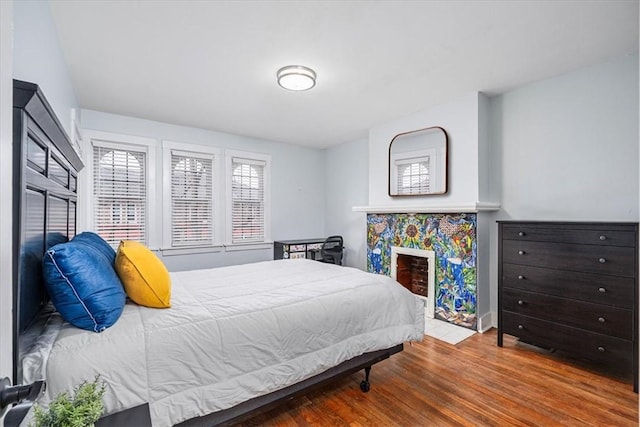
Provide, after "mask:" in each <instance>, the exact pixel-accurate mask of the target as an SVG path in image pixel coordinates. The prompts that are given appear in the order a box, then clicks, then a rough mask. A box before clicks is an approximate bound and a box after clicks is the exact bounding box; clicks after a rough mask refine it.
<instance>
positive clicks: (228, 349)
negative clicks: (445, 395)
mask: <svg viewBox="0 0 640 427" xmlns="http://www.w3.org/2000/svg"><path fill="white" fill-rule="evenodd" d="M14 125H15V126H14V130H15V132H14V147H19V148H18V149H15V150H14V153H15V156H16V161H15V162H14V164H15V165H16V166H17V168H16V169H17V171H16V181H15V182H14V184H15V185H16V187H14V188H19V189H20V190H19V195H18V197H16V204H15V206H14V213H15V215H14V218H16V224H15V227H14V229H15V230H16V231H17V235H16V236H15V245H14V246H15V248H16V252H15V253H14V259H15V261H16V268H15V271H17V273H16V274H15V277H14V280H13V283H14V302H13V303H14V344H15V345H14V382H15V383H19V382H21V383H28V382H31V381H34V380H37V379H45V380H46V382H47V389H46V392H45V395H44V396H42V398H41V402H40V403H42V404H45V405H46V403H47V402H48V401H49V400H51V399H52V398H53V397H55V396H56V395H57V394H58V393H60V392H61V391H71V390H73V388H75V387H76V386H78V385H79V384H80V383H81V382H83V381H91V380H92V379H93V378H94V377H95V375H96V374H99V375H100V379H101V380H102V381H104V382H105V384H106V386H107V388H106V390H107V391H106V394H105V396H104V401H105V409H106V414H107V415H108V414H118V413H123V412H121V411H126V410H131V409H135V408H138V407H145V408H146V407H148V411H149V414H150V418H151V421H152V423H153V425H154V426H169V425H175V424H183V425H216V424H223V423H225V424H226V423H228V422H230V421H231V420H237V419H240V418H242V417H246V416H247V415H250V414H253V413H255V412H256V411H259V410H260V409H261V408H264V407H265V406H271V405H273V404H278V403H279V402H281V401H282V400H283V399H288V398H290V397H291V396H293V395H296V394H299V393H301V392H304V391H305V390H306V389H308V388H309V387H313V386H315V385H318V384H322V383H324V382H326V381H329V380H331V379H333V378H334V377H336V376H339V375H344V374H347V373H352V372H354V371H355V370H359V369H363V368H364V369H365V380H364V381H363V383H362V385H361V388H362V389H363V391H367V390H368V387H369V383H368V375H369V371H370V368H371V365H373V364H374V363H376V362H378V361H380V360H383V359H385V358H387V357H389V356H390V355H392V354H394V353H396V352H399V351H401V350H402V345H403V343H405V342H407V341H414V340H421V339H422V337H423V332H424V305H423V302H422V300H421V299H419V298H418V297H416V296H414V295H413V294H411V293H410V292H409V291H407V290H406V289H405V288H404V287H402V286H400V285H399V284H397V283H396V282H395V281H393V280H392V279H390V278H388V277H385V276H380V275H374V274H371V273H366V272H363V271H360V270H357V269H353V268H349V267H342V266H336V265H331V264H325V263H319V262H316V261H310V260H278V261H267V262H261V263H253V264H246V265H240V266H230V267H222V268H217V269H209V270H195V271H186V272H175V273H171V275H170V276H171V286H172V295H171V308H166V309H154V308H148V307H142V306H139V305H137V304H134V303H133V302H131V301H130V300H128V301H127V302H126V304H124V309H123V311H122V314H121V315H120V316H119V318H118V320H117V321H116V322H115V323H114V324H113V325H112V326H110V327H108V328H106V329H105V330H103V331H102V332H100V333H95V332H92V331H86V330H82V329H78V328H76V327H74V326H72V325H70V324H69V323H66V322H64V321H63V320H62V318H61V316H60V315H59V314H58V313H57V312H56V311H55V310H54V309H53V306H52V304H51V302H48V298H47V293H46V292H45V291H44V286H43V283H42V282H43V279H42V274H41V272H40V271H39V269H40V266H41V264H42V259H43V254H44V253H45V251H46V250H47V249H48V248H50V247H52V246H53V245H55V244H58V243H60V242H64V241H66V240H69V239H71V238H72V237H73V236H74V235H75V218H76V199H77V197H76V186H77V178H76V177H77V171H78V170H79V169H80V168H81V167H82V163H81V161H80V159H79V157H78V155H77V153H76V152H75V150H74V149H73V148H72V146H71V144H70V142H69V141H68V138H67V137H66V135H65V133H64V131H63V130H62V127H61V126H60V123H59V122H58V121H57V119H56V118H55V115H54V114H53V111H52V110H51V108H50V106H49V105H48V103H47V102H46V99H45V98H44V96H43V95H42V93H41V92H40V90H39V88H38V87H37V85H33V84H31V83H25V82H18V81H15V82H14ZM34 141H35V142H34ZM34 144H35V145H34ZM34 147H35V148H34ZM39 148H41V149H42V152H43V153H44V157H45V158H46V159H48V160H47V162H52V161H55V162H57V163H58V164H59V165H61V166H62V168H61V169H62V171H63V172H62V173H63V174H66V175H65V176H63V177H62V178H61V172H60V168H58V169H55V170H54V169H53V168H48V167H44V168H41V169H42V170H40V169H38V167H37V166H38V164H37V162H38V161H41V160H42V159H41V157H42V156H39V152H38V151H37V149H39ZM34 150H35V151H34ZM33 153H35V155H34V154H33ZM30 155H34V156H35V157H34V158H33V159H29V156H30ZM53 172H56V173H55V174H54V173H53ZM41 200H42V201H43V202H40V201H41Z"/></svg>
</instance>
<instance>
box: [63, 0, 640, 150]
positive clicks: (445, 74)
mask: <svg viewBox="0 0 640 427" xmlns="http://www.w3.org/2000/svg"><path fill="white" fill-rule="evenodd" d="M51 8H52V13H53V16H54V20H55V23H56V26H57V28H58V32H59V36H60V41H61V44H62V47H63V51H64V55H65V59H66V61H67V63H68V65H69V68H70V72H71V76H72V80H73V84H74V87H75V90H76V96H77V98H78V102H79V103H80V106H81V107H82V108H87V109H93V110H98V111H104V112H109V113H115V114H121V115H126V116H132V117H139V118H144V119H150V120H156V121H161V122H166V123H174V124H179V125H185V126H192V127H198V128H204V129H211V130H217V131H222V132H227V133H233V134H238V135H245V136H249V137H255V138H260V139H266V140H273V141H281V142H287V143H292V144H297V145H303V146H310V147H320V148H321V147H328V146H332V145H336V144H340V143H343V142H348V141H353V140H356V139H359V138H365V137H366V136H367V134H368V133H367V132H368V129H369V128H370V127H372V126H375V125H376V124H380V123H384V122H386V121H389V120H392V119H394V118H397V117H402V116H406V115H408V114H411V113H413V112H416V111H419V110H423V109H426V108H429V107H431V106H434V105H438V104H441V103H444V102H447V101H450V100H452V99H455V98H456V97H459V96H462V95H464V94H466V93H469V92H473V91H480V92H484V93H486V94H488V95H490V96H491V95H496V94H499V93H503V92H505V91H508V90H510V89H512V88H514V87H517V86H520V85H523V84H527V83H530V82H533V81H537V80H541V79H545V78H548V77H551V76H555V75H559V74H563V73H566V72H569V71H572V70H575V69H578V68H581V67H584V66H588V65H591V64H595V63H599V62H604V61H607V60H609V59H611V58H615V57H619V56H622V55H625V54H631V53H637V51H638V22H639V21H638V17H639V11H638V1H637V0H632V1H614V0H605V1H573V0H572V1H560V0H558V1H552V0H549V1H544V0H537V1H167V0H163V1H136V2H132V1H126V2H125V1H87V2H81V1H52V2H51ZM291 64H300V65H305V66H307V67H311V68H313V69H314V70H315V71H316V72H317V74H318V79H317V85H316V87H315V88H313V89H311V90H309V91H306V92H292V91H287V90H284V89H282V88H280V87H279V86H278V85H277V83H276V71H277V70H278V69H279V68H280V67H282V66H284V65H291Z"/></svg>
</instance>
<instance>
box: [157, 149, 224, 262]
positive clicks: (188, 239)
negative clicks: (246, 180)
mask: <svg viewBox="0 0 640 427" xmlns="http://www.w3.org/2000/svg"><path fill="white" fill-rule="evenodd" d="M163 150H164V161H165V165H164V168H163V173H165V174H167V175H168V176H169V181H170V182H169V184H170V185H167V186H165V189H164V206H165V210H164V211H165V213H168V214H165V225H164V245H163V246H164V248H165V249H169V248H181V247H193V246H212V245H213V244H214V238H215V235H216V233H215V229H216V227H215V216H216V215H215V204H216V201H217V199H218V198H217V197H216V196H215V194H214V188H215V185H214V184H215V181H216V180H215V176H216V175H215V170H216V157H217V153H218V150H217V149H212V148H208V147H203V146H195V145H190V144H181V143H176V142H170V141H163ZM165 182H166V181H165Z"/></svg>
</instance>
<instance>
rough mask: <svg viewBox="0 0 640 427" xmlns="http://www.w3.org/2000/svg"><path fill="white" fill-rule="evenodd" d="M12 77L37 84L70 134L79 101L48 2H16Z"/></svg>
mask: <svg viewBox="0 0 640 427" xmlns="http://www.w3.org/2000/svg"><path fill="white" fill-rule="evenodd" d="M13 22H14V27H15V28H14V50H13V52H14V57H13V78H14V79H18V80H25V81H28V82H31V83H36V84H37V85H39V86H40V89H41V90H42V91H43V92H44V95H45V96H46V97H47V101H49V104H51V107H53V110H54V111H55V112H56V115H57V116H58V119H59V120H60V123H61V124H62V126H63V127H64V128H65V130H66V131H67V135H71V114H72V110H75V111H77V110H78V101H77V100H76V95H75V92H74V89H73V84H72V82H71V75H70V74H69V69H68V67H67V64H66V62H65V60H64V55H63V53H62V48H61V46H60V42H59V39H58V33H57V30H56V27H55V24H54V22H53V18H52V16H51V9H50V5H49V2H48V1H16V2H14V19H13Z"/></svg>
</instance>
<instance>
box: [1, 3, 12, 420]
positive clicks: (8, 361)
mask: <svg viewBox="0 0 640 427" xmlns="http://www.w3.org/2000/svg"><path fill="white" fill-rule="evenodd" d="M12 22H13V3H12V2H2V1H0V182H2V183H8V182H11V180H12V178H13V174H12V165H13V161H12V152H13V151H12V139H13V134H12V128H13V119H12V117H13V110H12V108H13V102H12V101H13V96H12V93H13V89H12V86H13V84H12V76H11V73H12V71H13V66H12V62H13V50H12V46H13V32H12ZM12 187H13V186H12V185H2V186H0V218H2V221H0V271H1V272H2V276H3V280H2V281H1V282H0V378H2V377H11V374H12V372H13V334H12V325H13V320H12V301H13V289H12V286H11V280H10V278H11V277H12V275H13V262H12V257H13V247H12V245H11V241H12V235H13V226H12V220H13V210H12V199H13V192H12ZM0 422H2V421H1V420H0Z"/></svg>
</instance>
